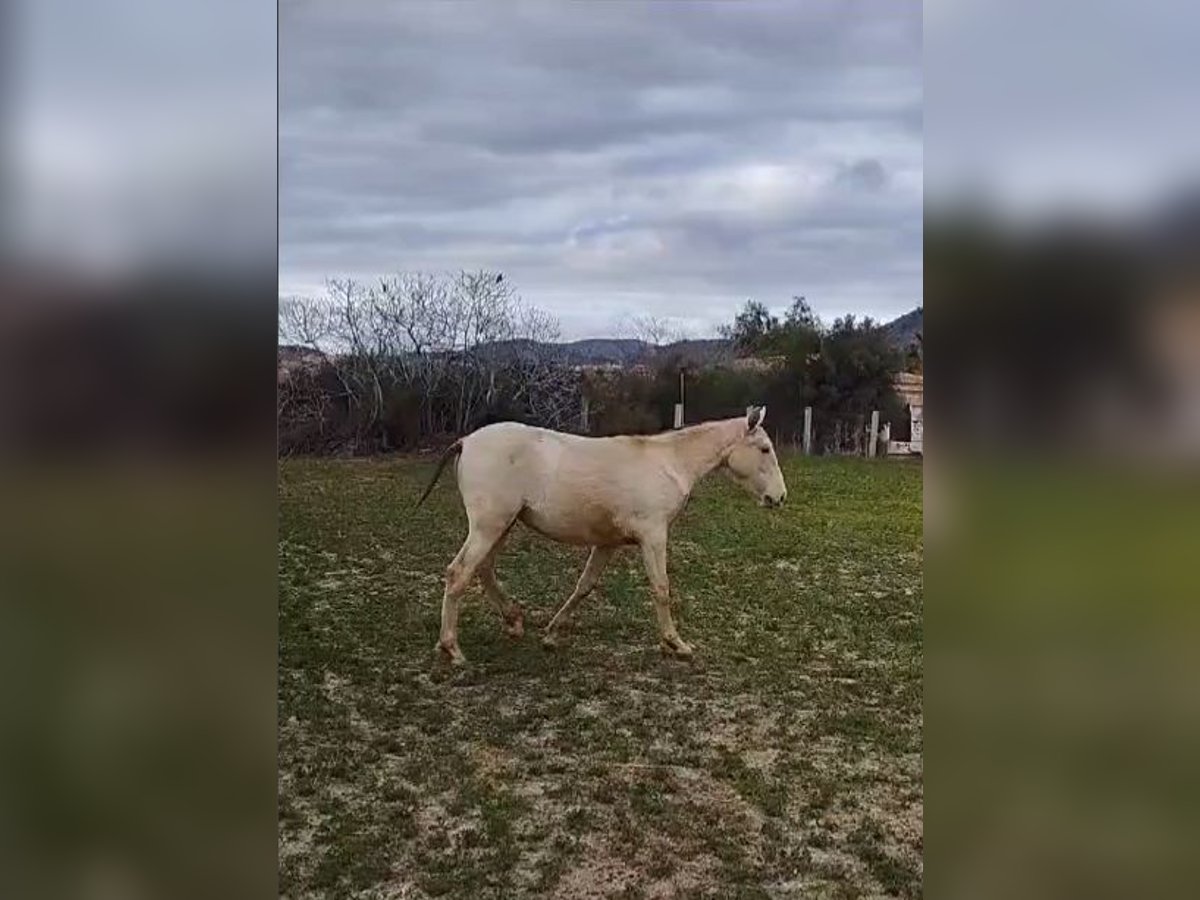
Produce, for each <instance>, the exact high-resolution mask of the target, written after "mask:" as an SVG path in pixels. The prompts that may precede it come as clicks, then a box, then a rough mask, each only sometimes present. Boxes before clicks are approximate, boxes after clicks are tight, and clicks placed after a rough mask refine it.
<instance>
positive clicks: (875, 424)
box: [867, 409, 879, 459]
mask: <svg viewBox="0 0 1200 900" xmlns="http://www.w3.org/2000/svg"><path fill="white" fill-rule="evenodd" d="M878 439H879V410H877V409H873V410H871V434H870V436H869V437H868V439H867V457H868V458H870V459H874V457H875V442H876V441H877V440H878Z"/></svg>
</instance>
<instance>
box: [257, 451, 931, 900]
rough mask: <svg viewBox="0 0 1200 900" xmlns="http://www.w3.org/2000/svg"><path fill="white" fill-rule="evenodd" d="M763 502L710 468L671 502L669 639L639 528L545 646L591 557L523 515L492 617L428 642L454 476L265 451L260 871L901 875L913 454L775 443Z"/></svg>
mask: <svg viewBox="0 0 1200 900" xmlns="http://www.w3.org/2000/svg"><path fill="white" fill-rule="evenodd" d="M784 469H785V474H786V477H787V481H788V493H789V501H788V505H787V506H786V507H785V508H783V509H781V510H763V509H761V508H759V507H757V506H755V505H754V503H753V501H752V500H751V499H750V498H748V497H746V496H744V495H743V494H741V493H739V492H738V491H737V489H736V488H734V487H733V486H732V485H730V484H728V483H726V482H724V481H723V480H721V479H716V478H714V479H710V480H709V481H706V482H705V483H703V484H702V485H701V486H700V488H699V489H698V491H697V493H696V495H695V497H694V498H693V500H692V502H691V504H690V505H689V506H688V508H687V510H686V511H685V512H684V514H683V515H682V517H681V518H680V520H679V521H678V522H677V523H676V525H675V527H674V529H673V532H672V540H671V550H670V552H671V562H670V567H671V576H672V589H673V593H674V596H675V599H676V603H677V608H678V611H677V621H678V623H679V628H680V632H681V634H682V635H683V637H684V638H685V639H686V640H688V641H689V642H691V643H692V644H693V645H694V646H695V648H696V659H695V660H694V661H693V662H690V663H688V662H680V661H677V660H673V659H668V658H665V657H663V655H662V654H661V653H660V652H659V650H658V647H657V635H656V632H655V625H654V616H653V612H652V608H651V603H650V600H649V595H648V591H647V587H646V580H645V576H644V575H643V573H642V571H641V564H640V559H639V555H638V554H637V553H636V551H632V550H627V551H625V552H623V553H622V554H621V555H620V556H618V557H617V559H616V560H615V561H614V562H613V564H612V565H611V566H610V568H609V570H608V571H607V572H606V574H605V577H604V579H603V580H602V582H601V585H600V587H599V589H598V590H597V591H596V593H595V594H593V595H592V596H591V597H589V598H588V599H587V600H586V601H585V602H584V604H583V605H582V607H581V609H580V612H579V615H578V623H577V627H576V628H575V630H574V632H573V634H572V637H571V639H570V642H569V643H568V644H567V646H565V647H564V648H562V649H560V650H559V651H557V652H555V653H547V652H546V651H544V650H543V649H542V648H541V646H540V645H539V643H538V640H537V632H538V630H539V629H540V627H541V626H542V625H544V624H545V623H546V622H547V621H548V620H549V617H550V616H551V615H552V614H553V612H554V610H555V609H556V608H557V606H558V605H559V604H561V603H562V601H563V600H564V599H565V598H566V596H567V595H568V594H569V593H570V590H571V588H572V587H573V585H574V582H575V579H576V578H577V577H578V574H579V571H580V570H581V568H582V566H583V561H584V558H585V555H586V551H585V550H583V549H580V548H571V547H565V546H559V545H556V544H551V543H549V542H548V541H545V540H543V539H541V538H539V537H537V536H535V535H532V534H529V533H528V532H525V531H523V530H521V529H518V531H517V533H515V534H514V536H513V538H512V539H511V540H510V541H509V544H508V547H507V549H506V551H505V554H504V555H503V556H502V557H501V560H500V563H499V567H498V568H499V573H500V577H501V580H502V581H503V582H504V584H505V586H506V588H507V589H508V591H509V593H511V594H512V595H513V596H514V598H516V599H517V600H519V601H520V602H521V603H522V604H523V605H524V606H525V608H526V616H527V618H526V625H527V634H526V636H525V638H524V639H523V640H521V641H512V640H511V639H509V638H507V637H505V636H504V635H503V634H502V633H501V631H500V627H499V619H498V616H497V615H496V614H495V612H494V611H493V610H492V608H491V607H490V605H488V604H487V603H486V601H485V600H484V599H483V598H482V596H481V595H480V594H479V593H478V591H477V590H475V591H473V592H472V594H471V595H469V597H468V599H467V601H466V603H465V604H464V609H463V614H462V621H461V628H460V632H461V633H460V641H461V644H462V648H463V651H464V652H465V653H466V655H467V658H468V659H469V661H470V662H469V665H468V666H467V667H466V668H465V669H464V670H452V669H451V668H449V667H447V666H446V665H444V664H443V663H442V662H441V661H440V660H439V659H438V658H437V657H436V656H435V654H434V653H433V645H434V642H435V640H436V638H437V629H438V621H439V614H440V602H441V575H442V572H443V571H444V569H445V566H446V564H447V563H448V562H449V560H450V559H451V557H452V556H453V555H454V553H455V552H456V551H457V550H458V547H459V545H460V543H461V541H462V539H463V536H464V533H465V517H464V515H463V512H462V508H461V505H460V503H459V499H458V495H457V492H456V491H455V489H454V486H453V479H447V480H446V481H445V482H444V483H442V484H440V485H439V486H438V488H437V489H436V490H435V491H434V493H433V495H432V496H431V497H430V500H429V501H428V502H427V504H426V506H425V507H423V508H422V509H420V510H414V509H413V502H414V501H415V499H416V497H417V496H418V495H419V493H420V489H421V488H422V487H423V486H424V482H425V480H426V479H427V478H428V476H429V474H430V472H431V471H432V466H431V464H430V463H428V462H424V461H422V462H414V461H412V460H407V459H385V460H362V461H345V460H340V461H332V460H292V461H288V462H285V463H283V464H282V465H281V468H280V488H279V491H280V556H279V566H280V572H279V579H280V591H281V594H280V610H279V632H280V647H279V665H280V673H279V729H280V731H279V765H280V775H279V796H280V801H279V803H280V806H279V810H280V811H279V828H280V892H281V894H282V895H284V896H287V897H290V898H300V897H323V896H327V897H340V896H370V897H385V896H386V897H447V898H482V897H497V898H500V897H504V898H508V897H522V896H526V897H536V896H561V897H573V896H588V897H592V896H594V897H605V896H612V897H638V896H660V897H661V896H678V897H766V896H810V895H822V896H847V897H851V896H860V895H863V894H872V895H892V896H916V895H918V894H919V893H920V891H921V873H922V865H921V840H922V837H921V835H922V825H921V822H922V767H921V749H922V743H921V742H922V719H921V701H922V685H921V670H922V577H921V569H922V557H923V549H922V539H921V471H920V468H919V467H918V466H916V465H913V464H911V463H905V462H897V461H879V462H874V463H870V462H866V461H863V460H825V459H816V460H814V459H803V458H800V457H791V458H786V459H785V460H784Z"/></svg>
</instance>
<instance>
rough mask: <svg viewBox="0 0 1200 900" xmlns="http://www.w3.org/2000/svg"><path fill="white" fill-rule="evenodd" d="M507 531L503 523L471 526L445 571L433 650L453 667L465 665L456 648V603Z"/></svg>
mask: <svg viewBox="0 0 1200 900" xmlns="http://www.w3.org/2000/svg"><path fill="white" fill-rule="evenodd" d="M507 530H508V528H507V526H506V525H505V524H503V523H501V524H500V525H499V526H497V525H495V524H489V523H476V522H472V523H471V526H470V530H469V531H468V533H467V539H466V541H465V542H464V543H463V545H462V549H461V550H459V551H458V555H457V556H455V557H454V560H453V562H451V563H450V565H449V566H447V567H446V588H445V591H444V592H443V593H442V628H441V632H440V634H439V636H438V642H437V645H436V649H437V650H439V651H441V653H442V654H443V655H445V656H446V657H447V658H448V659H449V660H450V662H452V663H454V664H455V665H462V664H463V663H465V662H466V661H467V659H466V657H465V656H463V652H462V650H461V649H460V648H459V646H458V613H459V602H460V601H461V599H462V595H463V594H465V593H466V592H467V588H468V587H470V585H471V582H472V581H473V580H474V578H475V575H476V573H477V571H478V569H479V567H480V565H481V564H482V563H483V562H484V560H485V559H487V557H488V554H490V553H491V552H492V550H493V549H494V548H495V546H496V545H497V544H498V543H499V542H500V540H501V539H502V538H503V537H504V533H505V531H507Z"/></svg>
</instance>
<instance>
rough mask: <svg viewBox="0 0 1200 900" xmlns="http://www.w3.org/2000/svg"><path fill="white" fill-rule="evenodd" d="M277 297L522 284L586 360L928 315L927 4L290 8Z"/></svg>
mask: <svg viewBox="0 0 1200 900" xmlns="http://www.w3.org/2000/svg"><path fill="white" fill-rule="evenodd" d="M279 91H280V113H279V127H280V136H279V166H280V169H279V176H280V233H279V238H280V249H279V259H280V275H279V277H280V293H281V294H282V295H285V296H286V295H290V294H315V293H320V291H321V290H322V284H323V281H324V279H325V278H326V277H328V276H353V277H358V278H363V279H366V278H370V277H372V276H375V275H379V274H384V273H388V272H397V271H406V270H416V269H420V270H435V271H440V270H452V269H458V268H468V269H473V268H489V269H498V270H500V271H503V272H504V273H505V275H506V277H507V278H508V279H509V280H510V281H511V282H512V283H513V284H514V286H515V287H516V288H517V289H518V290H519V292H520V293H521V295H522V296H523V297H524V298H525V299H526V300H527V301H529V302H531V303H533V304H535V305H538V306H540V307H542V308H544V309H547V310H549V311H551V312H553V313H554V314H555V315H556V316H557V317H558V318H559V320H560V322H561V323H562V327H563V332H564V335H565V336H567V337H583V336H598V335H605V334H613V333H615V332H616V331H617V330H618V323H620V322H621V321H622V320H623V319H625V318H627V317H628V316H630V315H636V314H645V313H651V314H654V315H657V316H660V317H665V318H670V319H673V320H675V322H676V323H677V324H678V325H679V326H681V327H683V328H685V329H686V330H688V331H689V332H690V333H692V334H693V335H697V336H699V335H702V334H711V333H712V332H713V331H714V329H715V327H716V326H717V325H718V324H720V323H722V322H725V321H728V320H729V319H730V318H731V317H732V315H733V314H734V313H735V312H736V310H737V309H738V308H739V307H740V306H741V304H742V303H743V302H744V301H745V300H746V298H749V297H753V298H756V299H759V300H762V301H764V302H765V303H767V304H768V305H769V306H773V307H779V308H782V307H784V306H786V305H787V304H788V302H789V299H790V297H791V296H792V295H793V294H804V295H806V296H807V297H808V299H809V301H810V303H811V304H812V305H813V307H814V308H815V309H816V310H817V312H818V313H819V314H821V315H822V316H824V317H826V318H832V317H834V316H836V315H840V314H842V313H846V312H854V313H860V314H869V315H873V316H875V317H877V318H883V319H887V318H892V317H894V316H896V315H899V314H901V313H903V312H906V311H907V310H909V309H911V308H913V307H914V306H916V305H918V304H919V303H920V302H921V212H922V120H923V98H922V84H921V13H920V5H919V4H918V3H916V2H901V3H861V4H860V3H855V2H846V0H832V2H811V0H809V2H805V3H783V2H770V3H747V2H742V3H733V2H728V3H688V4H682V3H681V4H669V3H654V4H648V3H626V2H606V3H589V4H563V3H557V4H548V3H540V4H510V3H486V4H485V3H472V4H466V3H420V2H412V0H408V2H396V3H372V4H344V3H334V2H284V3H283V4H282V6H281V8H280V86H279Z"/></svg>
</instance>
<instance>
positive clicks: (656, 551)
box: [641, 532, 692, 659]
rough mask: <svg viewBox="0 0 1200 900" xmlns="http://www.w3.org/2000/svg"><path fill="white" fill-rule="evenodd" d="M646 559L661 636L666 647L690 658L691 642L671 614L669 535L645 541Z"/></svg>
mask: <svg viewBox="0 0 1200 900" xmlns="http://www.w3.org/2000/svg"><path fill="white" fill-rule="evenodd" d="M641 546H642V561H643V562H644V563H645V564H646V575H647V576H648V577H649V578H650V590H651V592H652V593H653V595H654V614H655V616H656V617H657V619H658V637H659V642H660V643H661V644H662V648H663V650H665V651H667V652H670V653H673V654H674V655H675V656H678V657H680V658H683V659H686V658H687V657H690V656H691V655H692V648H691V645H690V644H688V643H687V642H686V641H684V639H683V638H681V637H680V636H679V631H678V630H677V629H676V628H675V619H674V618H673V617H672V616H671V584H670V581H669V580H668V578H667V535H666V533H665V532H663V533H661V534H655V535H653V536H651V537H649V538H646V539H643V540H642V541H641Z"/></svg>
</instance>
